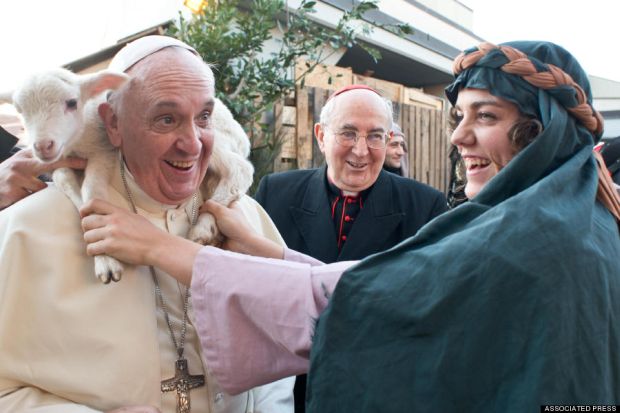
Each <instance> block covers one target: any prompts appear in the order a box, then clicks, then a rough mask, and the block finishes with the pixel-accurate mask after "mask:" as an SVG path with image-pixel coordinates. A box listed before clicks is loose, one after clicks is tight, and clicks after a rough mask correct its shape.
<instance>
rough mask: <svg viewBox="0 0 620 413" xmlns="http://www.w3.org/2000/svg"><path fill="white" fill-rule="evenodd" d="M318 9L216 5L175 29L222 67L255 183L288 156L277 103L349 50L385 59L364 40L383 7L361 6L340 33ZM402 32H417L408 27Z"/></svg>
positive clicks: (276, 3) (346, 17) (270, 1)
mask: <svg viewBox="0 0 620 413" xmlns="http://www.w3.org/2000/svg"><path fill="white" fill-rule="evenodd" d="M316 3H317V2H316V1H310V0H302V1H301V3H300V6H299V7H298V8H297V9H296V10H295V11H290V10H289V9H288V8H287V7H286V6H287V5H286V2H285V1H284V0H252V1H241V2H240V1H238V0H225V1H224V0H221V1H219V2H217V1H209V2H208V3H207V5H206V6H205V7H204V8H203V10H202V13H200V14H196V15H193V16H192V17H191V18H190V19H189V20H186V19H184V18H183V17H182V16H181V17H180V19H179V21H178V23H177V25H175V26H173V27H172V28H171V29H170V34H172V35H173V36H175V37H177V38H179V39H180V40H182V41H184V42H186V43H188V44H190V45H191V46H193V47H194V48H195V49H196V50H197V51H198V53H200V55H201V56H202V57H203V59H204V60H205V61H207V62H209V63H211V64H213V65H214V70H215V79H216V94H217V96H218V97H219V98H220V99H221V100H222V101H223V102H224V103H225V104H226V105H227V106H228V107H229V109H230V110H231V112H232V113H233V115H234V116H235V118H236V119H237V121H239V123H241V125H242V126H243V127H244V128H245V130H246V132H248V135H249V136H250V137H251V139H252V147H253V151H252V156H251V158H252V161H253V163H254V166H255V168H256V176H255V183H257V182H258V178H260V177H261V176H262V175H263V174H264V173H265V172H267V171H268V169H269V165H271V164H272V163H273V159H274V157H275V156H276V155H277V153H278V152H279V148H280V142H279V141H280V139H278V137H277V136H275V135H274V128H273V119H272V117H270V116H268V115H269V114H273V106H274V103H276V102H278V101H281V99H283V98H284V97H286V96H288V95H289V94H290V93H291V92H292V91H294V89H295V84H296V82H300V83H301V84H302V85H303V80H304V77H305V76H306V75H307V74H308V73H310V72H311V71H312V70H313V69H314V68H315V67H317V66H318V65H321V64H323V62H325V60H326V59H328V58H329V57H330V55H331V54H333V53H336V52H337V51H339V50H340V49H341V48H343V47H344V48H350V47H352V46H354V45H359V46H360V47H362V48H364V49H365V50H366V51H367V52H368V53H369V54H370V55H371V56H372V57H373V59H375V60H377V59H379V58H380V54H379V53H378V51H377V50H375V49H373V48H371V47H369V46H367V45H365V44H363V43H360V42H359V41H358V36H359V35H360V34H369V33H371V31H372V27H371V26H370V25H369V24H367V23H364V22H362V21H361V19H362V18H363V16H364V14H365V13H367V12H368V11H370V10H375V9H377V8H378V6H377V1H376V0H368V1H361V2H359V3H357V4H356V5H355V6H354V7H353V8H352V9H351V10H350V11H346V12H344V13H343V15H342V16H341V18H340V20H339V21H338V23H337V25H336V26H335V27H333V28H329V27H325V26H322V25H320V24H318V23H317V22H316V21H315V20H314V19H313V14H314V13H316V10H315V6H316ZM396 30H398V31H399V32H401V33H403V32H404V33H407V32H410V28H409V27H408V26H399V27H396ZM326 46H327V47H326ZM302 57H303V58H304V60H306V61H307V62H311V63H307V65H306V68H305V70H304V71H303V73H302V74H301V75H300V76H298V78H297V79H295V78H294V68H295V64H296V62H297V60H298V59H299V58H302Z"/></svg>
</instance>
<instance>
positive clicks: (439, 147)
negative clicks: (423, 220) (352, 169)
mask: <svg viewBox="0 0 620 413" xmlns="http://www.w3.org/2000/svg"><path fill="white" fill-rule="evenodd" d="M354 76H357V75H354ZM360 78H361V77H360ZM360 78H358V79H355V80H354V82H355V83H366V84H369V83H370V84H369V85H370V86H373V87H376V88H377V89H379V91H380V92H381V93H382V94H383V95H384V96H386V97H388V98H390V99H392V100H393V104H394V120H395V121H396V122H397V123H398V124H399V125H400V126H401V129H402V131H403V132H404V134H405V135H406V140H407V146H408V148H409V152H408V156H409V176H410V177H411V178H414V179H416V180H418V181H420V182H423V183H426V184H428V185H431V186H433V187H434V188H437V189H438V190H440V191H442V192H444V193H446V192H447V189H448V180H449V170H450V169H449V168H450V163H449V160H448V149H449V140H448V136H447V134H446V112H445V108H444V105H443V104H442V101H441V100H439V99H438V98H436V97H434V96H428V95H424V94H423V93H421V92H419V91H417V90H411V89H409V90H407V91H406V92H403V91H402V90H400V91H398V90H396V89H395V88H392V90H391V91H386V90H385V89H386V88H385V84H386V83H388V82H383V81H381V80H375V79H373V81H374V84H373V83H372V82H369V81H366V82H364V79H360ZM366 79H372V78H366ZM377 82H383V85H379V86H378V85H377V84H376V83H377ZM392 85H396V84H392ZM380 86H383V87H380ZM398 86H400V87H401V88H402V86H401V85H398ZM332 92H333V90H328V89H326V88H320V87H304V88H301V87H297V90H296V94H295V99H294V106H292V105H289V106H284V105H281V106H279V107H278V108H277V109H276V119H281V121H279V122H277V128H276V133H277V134H279V136H281V140H282V148H281V151H280V156H279V157H278V158H277V160H276V162H275V164H274V170H275V171H282V170H288V169H292V168H295V167H297V168H299V169H307V168H315V167H318V166H321V165H322V164H323V162H324V157H323V154H322V153H321V151H320V150H319V148H318V145H317V143H316V139H315V138H314V130H313V127H314V124H315V123H316V122H318V121H319V114H320V112H321V108H322V107H323V105H324V104H325V102H326V101H327V98H328V97H329V95H330V94H331V93H332ZM395 99H397V100H396V101H395ZM438 102H439V103H438ZM291 103H292V102H291Z"/></svg>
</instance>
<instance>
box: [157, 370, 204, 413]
mask: <svg viewBox="0 0 620 413" xmlns="http://www.w3.org/2000/svg"><path fill="white" fill-rule="evenodd" d="M204 384H205V376H204V375H202V374H196V375H193V376H192V375H191V374H189V370H188V368H187V360H186V359H184V358H180V359H178V360H177V361H176V366H175V373H174V377H173V378H171V379H167V380H163V381H162V382H161V391H162V392H169V391H173V390H176V392H177V413H190V408H191V405H190V398H189V391H190V390H191V389H195V388H196V387H201V386H204Z"/></svg>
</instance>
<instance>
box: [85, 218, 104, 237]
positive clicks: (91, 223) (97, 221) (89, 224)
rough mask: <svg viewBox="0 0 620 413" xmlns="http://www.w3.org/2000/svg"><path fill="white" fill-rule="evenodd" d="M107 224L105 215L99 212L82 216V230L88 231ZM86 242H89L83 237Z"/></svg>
mask: <svg viewBox="0 0 620 413" xmlns="http://www.w3.org/2000/svg"><path fill="white" fill-rule="evenodd" d="M106 224H107V220H106V217H105V216H104V215H99V214H90V215H87V216H85V217H84V218H82V231H83V232H86V231H90V230H93V229H96V228H101V227H103V226H105V225H106ZM84 239H85V240H86V242H90V241H89V240H87V239H86V238H84Z"/></svg>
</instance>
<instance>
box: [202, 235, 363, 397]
mask: <svg viewBox="0 0 620 413" xmlns="http://www.w3.org/2000/svg"><path fill="white" fill-rule="evenodd" d="M284 257H285V260H286V261H284V260H277V259H270V258H259V257H253V256H249V255H243V254H237V253H234V252H230V251H223V250H220V249H218V248H213V247H204V248H202V249H201V250H200V252H199V253H198V256H197V257H196V260H195V262H194V268H193V276H192V285H191V292H192V305H193V307H194V314H195V317H196V328H197V330H198V334H199V336H200V341H201V344H202V348H203V356H204V358H205V361H206V364H207V367H208V369H209V370H210V371H211V373H212V374H213V375H214V376H215V378H216V379H217V381H218V382H219V384H220V386H222V388H223V389H224V390H225V391H226V392H228V393H230V394H237V393H240V392H242V391H245V390H248V389H251V388H252V387H256V386H258V385H262V384H266V383H270V382H272V381H274V380H277V379H281V378H283V377H288V376H292V375H297V374H301V373H304V372H306V371H307V369H308V356H309V352H310V345H311V337H312V333H313V328H314V322H315V320H316V319H317V318H318V316H319V314H320V313H321V311H323V309H324V308H325V306H326V305H327V301H328V298H327V297H328V296H329V295H331V293H332V291H333V290H334V288H335V286H336V283H337V282H338V279H339V278H340V276H341V275H342V273H343V272H344V271H345V270H346V269H347V268H349V267H350V266H352V265H353V264H355V263H356V261H343V262H337V263H334V264H328V265H326V264H323V263H321V262H320V261H317V260H315V259H313V258H311V257H308V256H305V255H303V254H300V253H297V252H295V251H291V250H285V253H284Z"/></svg>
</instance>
